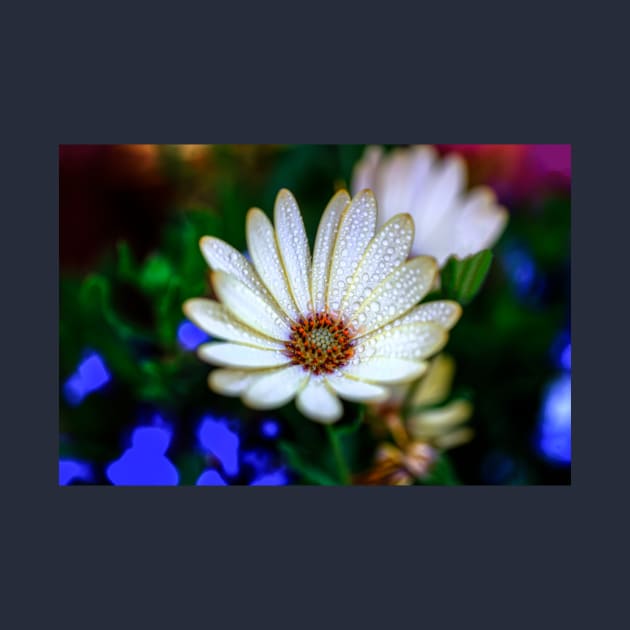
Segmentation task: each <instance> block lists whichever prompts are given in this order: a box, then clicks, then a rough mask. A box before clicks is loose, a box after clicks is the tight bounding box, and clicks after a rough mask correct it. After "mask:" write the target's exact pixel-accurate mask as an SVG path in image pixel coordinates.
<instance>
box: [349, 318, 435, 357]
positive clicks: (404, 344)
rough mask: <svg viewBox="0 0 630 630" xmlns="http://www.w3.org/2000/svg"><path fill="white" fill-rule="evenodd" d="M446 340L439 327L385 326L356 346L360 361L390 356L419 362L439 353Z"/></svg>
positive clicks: (424, 324)
mask: <svg viewBox="0 0 630 630" xmlns="http://www.w3.org/2000/svg"><path fill="white" fill-rule="evenodd" d="M447 341H448V333H447V332H446V330H445V329H444V328H442V326H439V325H437V324H426V323H424V322H416V323H415V324H407V325H406V326H394V327H389V326H388V327H386V328H384V329H380V330H377V331H376V332H374V333H372V334H371V335H368V336H366V337H363V338H362V339H361V340H360V343H359V345H358V347H357V350H358V351H359V354H360V357H361V358H360V361H363V360H364V359H369V358H371V357H391V358H397V359H407V360H408V361H419V360H420V359H426V358H427V357H430V356H431V355H433V354H435V353H436V352H439V351H440V350H441V349H442V348H443V347H444V346H445V345H446V342H447Z"/></svg>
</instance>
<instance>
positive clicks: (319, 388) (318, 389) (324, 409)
mask: <svg viewBox="0 0 630 630" xmlns="http://www.w3.org/2000/svg"><path fill="white" fill-rule="evenodd" d="M295 402H296V405H297V408H298V409H299V410H300V411H301V412H302V413H303V414H304V415H305V416H307V417H308V418H310V419H311V420H316V421H317V422H322V423H324V424H330V423H332V422H336V421H337V420H339V419H340V418H341V416H342V415H343V405H342V404H341V402H340V401H339V398H337V396H336V395H335V394H334V393H333V392H332V390H331V389H329V387H328V386H327V385H326V382H325V380H324V379H319V378H314V377H312V378H310V379H309V381H308V383H307V384H306V387H305V388H304V389H303V390H302V391H301V392H300V393H299V394H298V395H297V398H296V401H295Z"/></svg>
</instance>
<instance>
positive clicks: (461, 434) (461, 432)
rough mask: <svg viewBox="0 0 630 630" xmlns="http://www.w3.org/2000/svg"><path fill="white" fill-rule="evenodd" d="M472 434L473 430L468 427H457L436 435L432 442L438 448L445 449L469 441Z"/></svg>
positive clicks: (473, 433) (473, 434)
mask: <svg viewBox="0 0 630 630" xmlns="http://www.w3.org/2000/svg"><path fill="white" fill-rule="evenodd" d="M474 436H475V432H474V431H473V430H472V429H471V428H470V427H462V428H460V429H457V431H452V432H450V433H447V434H446V435H440V436H438V437H436V438H435V439H434V443H435V445H436V446H437V447H438V448H439V449H442V450H443V451H446V450H448V449H450V448H455V447H456V446H461V445H462V444H466V442H470V440H472V439H473V437H474Z"/></svg>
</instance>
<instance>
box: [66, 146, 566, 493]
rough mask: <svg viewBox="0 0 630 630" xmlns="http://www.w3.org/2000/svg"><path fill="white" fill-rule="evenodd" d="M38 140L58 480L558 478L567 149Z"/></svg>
mask: <svg viewBox="0 0 630 630" xmlns="http://www.w3.org/2000/svg"><path fill="white" fill-rule="evenodd" d="M58 157H59V163H58V165H59V384H58V387H59V390H58V391H59V432H58V439H59V443H58V461H59V469H58V485H59V486H70V485H72V486H76V485H96V486H99V485H100V486H111V485H116V486H291V485H298V486H306V485H310V486H313V485H315V486H416V487H423V486H505V485H512V486H538V485H543V486H554V485H561V486H566V485H570V484H571V291H570V288H571V157H572V156H571V145H569V144H407V145H402V144H374V143H369V142H368V143H366V144H338V145H331V144H93V145H90V144H75V145H72V144H62V145H59V156H58ZM195 492H197V491H195Z"/></svg>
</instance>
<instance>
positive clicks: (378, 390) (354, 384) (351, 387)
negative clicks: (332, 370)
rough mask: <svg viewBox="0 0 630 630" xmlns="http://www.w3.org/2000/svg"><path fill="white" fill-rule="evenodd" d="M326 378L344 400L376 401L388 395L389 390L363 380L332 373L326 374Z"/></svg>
mask: <svg viewBox="0 0 630 630" xmlns="http://www.w3.org/2000/svg"><path fill="white" fill-rule="evenodd" d="M326 380H327V382H328V384H329V385H330V386H331V387H332V388H333V389H334V390H335V391H336V392H337V394H339V396H341V398H345V399H346V400H353V401H356V402H364V401H373V402H377V401H381V400H386V399H387V398H388V397H389V391H388V390H387V389H386V388H385V387H380V386H379V385H374V384H372V383H366V382H365V381H358V380H356V379H353V378H348V377H346V376H334V375H332V376H327V377H326Z"/></svg>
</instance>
